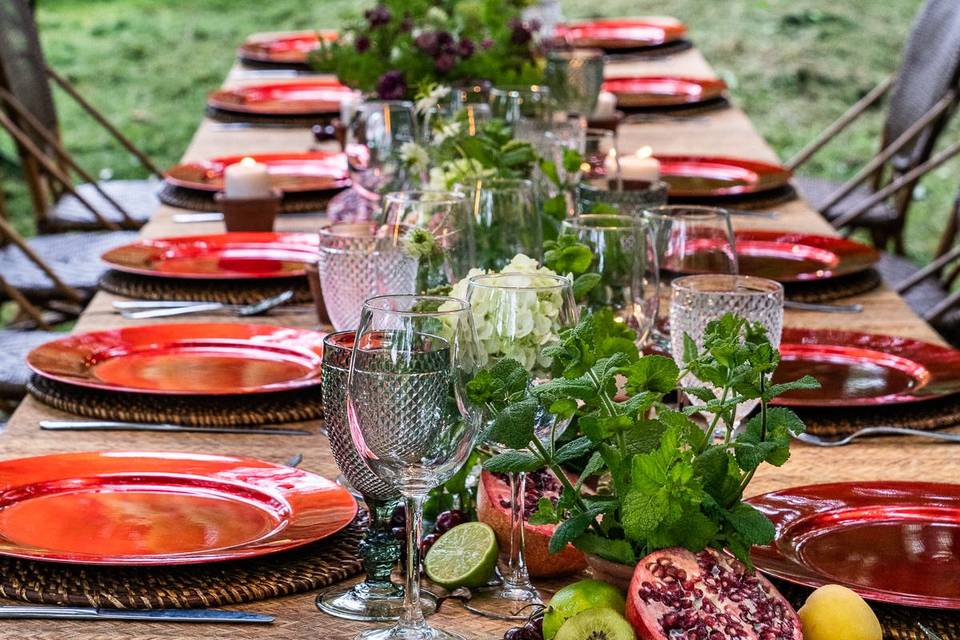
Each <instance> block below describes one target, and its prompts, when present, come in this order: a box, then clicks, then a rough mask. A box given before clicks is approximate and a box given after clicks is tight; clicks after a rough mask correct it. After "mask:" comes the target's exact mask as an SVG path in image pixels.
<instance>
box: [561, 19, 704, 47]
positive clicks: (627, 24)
mask: <svg viewBox="0 0 960 640" xmlns="http://www.w3.org/2000/svg"><path fill="white" fill-rule="evenodd" d="M686 34H687V27H686V26H684V24H683V23H682V22H680V21H679V20H677V19H676V18H671V17H667V16H648V17H642V18H607V19H600V20H588V21H584V22H568V23H566V24H559V25H557V28H556V37H557V38H559V39H562V40H564V41H566V42H567V43H568V44H570V45H572V46H575V47H599V48H601V49H631V48H634V47H652V46H656V45H659V44H665V43H667V42H673V41H674V40H679V39H680V38H683V37H684V36H685V35H686Z"/></svg>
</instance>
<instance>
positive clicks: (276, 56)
mask: <svg viewBox="0 0 960 640" xmlns="http://www.w3.org/2000/svg"><path fill="white" fill-rule="evenodd" d="M321 38H322V39H323V40H324V41H325V42H333V41H334V40H336V39H337V32H336V31H330V30H324V31H295V32H292V33H264V34H259V35H255V36H251V37H250V38H247V40H246V41H245V42H244V43H243V44H242V45H240V47H239V48H238V49H237V55H238V56H240V58H243V59H244V60H253V61H256V62H270V63H274V64H284V63H286V64H305V63H306V62H307V56H308V55H309V54H310V52H311V51H313V50H314V49H316V48H318V47H319V46H320V40H321Z"/></svg>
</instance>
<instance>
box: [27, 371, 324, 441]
mask: <svg viewBox="0 0 960 640" xmlns="http://www.w3.org/2000/svg"><path fill="white" fill-rule="evenodd" d="M27 390H28V391H29V392H30V395H32V396H33V397H34V398H36V399H37V400H39V401H40V402H43V403H44V404H47V405H50V406H51V407H53V408H54V409H59V410H60V411H65V412H67V413H74V414H77V415H80V416H84V417H87V418H96V419H98V420H120V421H122V422H150V423H153V422H161V423H162V422H170V423H175V424H183V425H189V426H191V427H250V428H251V429H255V428H256V427H258V426H262V425H268V424H283V423H285V422H303V421H306V420H317V419H319V418H322V417H323V398H322V396H321V390H320V385H317V386H315V387H312V388H310V389H299V390H295V391H283V392H278V393H251V394H247V395H241V396H172V395H171V396H158V395H156V394H149V393H111V392H107V391H101V390H99V389H86V388H83V387H74V386H70V385H66V384H61V383H59V382H55V381H53V380H47V379H45V378H41V377H39V376H34V377H33V378H32V379H31V380H30V382H29V383H28V384H27Z"/></svg>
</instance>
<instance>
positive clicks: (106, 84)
mask: <svg viewBox="0 0 960 640" xmlns="http://www.w3.org/2000/svg"><path fill="white" fill-rule="evenodd" d="M920 3H921V0H897V1H896V2H866V1H864V0H857V1H855V2H836V1H828V0H672V2H670V3H666V4H665V3H663V2H661V1H654V0H629V1H628V0H612V1H610V2H607V3H604V5H603V6H604V9H603V14H605V15H629V14H643V13H649V14H654V13H663V12H669V13H671V14H673V15H676V16H677V17H679V18H681V19H683V20H684V21H685V22H687V24H688V25H689V27H690V32H691V37H692V38H693V39H694V40H695V42H696V43H697V45H698V46H699V47H700V48H701V49H702V50H703V51H704V53H705V54H706V56H707V57H708V58H709V59H710V61H711V62H712V63H713V64H714V65H715V67H716V68H717V69H718V71H719V72H720V73H721V74H722V75H723V77H724V78H725V79H726V80H727V82H728V83H729V84H730V85H731V87H732V91H733V93H734V95H735V97H736V99H737V101H738V102H739V103H740V104H741V105H742V106H743V107H744V108H745V109H746V111H747V112H748V113H749V114H750V116H751V117H752V118H753V120H754V122H755V123H756V124H757V126H758V127H759V128H760V130H761V131H762V132H763V134H764V135H765V136H766V137H767V139H768V140H769V141H770V143H771V144H772V145H773V147H774V148H775V149H776V150H777V152H778V153H779V154H780V155H781V157H783V158H787V157H789V156H790V155H791V154H792V153H793V152H795V151H796V150H797V149H799V148H800V147H801V146H802V145H803V144H804V142H806V141H807V140H809V139H810V138H812V137H813V136H814V135H815V134H816V133H817V132H818V131H820V130H821V129H822V128H823V127H824V126H826V125H827V124H828V123H829V122H831V121H832V120H833V118H834V117H836V116H837V115H839V114H840V113H841V112H842V111H843V110H844V109H845V108H846V107H847V106H848V105H849V104H851V103H852V102H853V101H855V100H856V99H857V98H858V97H859V96H861V95H862V94H863V93H864V92H866V91H868V90H869V89H870V88H871V87H872V86H873V85H874V84H875V83H876V82H878V81H879V80H880V79H882V78H883V77H884V76H885V75H887V74H888V73H890V72H891V71H893V70H894V69H895V68H896V65H897V63H898V60H899V51H900V47H901V45H902V42H903V38H904V36H905V34H906V32H907V30H908V28H909V26H910V23H911V21H912V17H913V13H914V11H915V10H916V8H917V7H918V6H919V5H920ZM357 4H359V3H353V2H349V1H347V0H320V1H318V2H302V1H294V0H272V1H271V2H264V1H263V0H40V2H39V5H40V9H39V17H40V24H41V30H42V36H43V41H44V45H45V47H46V50H47V55H48V57H49V60H50V62H51V63H52V64H53V66H55V67H56V68H57V69H59V70H61V71H62V72H64V73H66V74H67V76H68V77H69V78H70V79H71V80H73V81H75V82H76V83H77V85H78V86H79V88H80V90H81V91H82V92H83V93H84V94H85V95H86V96H88V97H89V98H90V99H91V100H92V101H93V102H94V103H95V104H97V105H99V106H101V107H102V108H103V109H104V110H105V111H106V112H108V113H109V114H110V115H111V117H112V118H113V120H114V121H115V122H116V123H117V124H118V125H119V126H120V128H121V129H122V130H123V131H125V132H126V133H127V134H128V135H129V136H131V137H132V138H133V139H134V140H136V141H137V142H138V143H139V144H140V145H141V146H142V147H143V148H144V149H145V150H146V151H147V152H148V153H149V154H150V155H151V156H153V157H154V158H155V159H156V160H157V161H158V163H160V164H161V165H167V164H170V163H172V162H175V161H176V160H177V159H178V158H179V157H180V155H181V154H182V152H183V150H184V148H185V147H186V145H187V143H188V141H189V139H190V137H191V135H192V134H193V131H194V129H195V127H196V125H197V121H198V119H199V117H200V114H201V113H202V110H203V104H204V97H205V95H206V93H207V92H208V91H209V90H210V89H212V88H214V87H216V86H217V85H218V84H219V82H220V81H221V79H222V78H223V76H224V73H225V72H226V71H227V69H228V68H229V66H230V65H231V63H232V58H233V49H234V47H235V45H236V44H237V43H238V42H239V41H240V40H242V39H243V37H244V36H246V35H247V34H248V33H250V32H253V31H258V30H260V31H264V30H271V29H296V28H309V27H324V26H335V25H337V24H338V22H339V20H340V16H341V15H342V14H343V12H344V11H350V10H354V11H355V10H356V8H355V7H356V6H357ZM584 4H585V3H582V2H573V1H572V0H567V2H566V5H567V8H568V9H567V10H568V12H569V14H570V15H572V16H582V15H588V14H589V13H590V12H591V11H592V9H591V10H587V9H585V7H584ZM59 104H60V113H61V118H62V122H63V131H64V137H65V138H66V142H67V144H68V146H69V147H70V148H71V149H72V150H74V152H75V153H76V154H77V155H78V157H79V158H80V160H81V161H82V162H83V163H84V165H85V166H86V167H88V168H89V169H91V170H92V171H93V172H94V173H97V172H103V173H104V174H105V175H106V174H108V173H110V172H112V175H113V176H115V177H130V176H136V175H138V166H137V164H136V163H135V161H134V160H133V159H132V158H131V157H129V156H128V155H127V154H125V153H123V152H122V151H120V150H118V149H117V147H116V146H115V145H113V144H112V143H111V142H110V140H109V138H108V137H107V136H106V135H105V134H103V133H102V132H101V131H100V130H99V129H98V128H97V127H95V126H94V125H92V124H91V123H90V122H89V121H88V120H87V119H85V118H83V117H82V116H81V114H80V113H79V112H78V110H77V109H76V107H74V106H73V105H72V104H71V103H70V102H69V101H67V100H65V99H61V100H60V102H59ZM881 116H882V113H881V112H880V111H877V112H875V113H872V114H870V117H869V118H868V119H867V120H866V121H865V122H862V123H861V124H860V126H859V127H858V128H857V129H856V131H855V132H852V133H850V134H847V135H844V136H843V137H842V138H841V139H840V140H838V141H836V143H835V144H833V145H832V146H830V147H829V148H828V150H827V152H825V153H822V154H821V155H820V156H818V157H817V161H816V162H815V163H811V164H810V165H808V167H807V168H806V170H807V171H810V172H814V173H817V174H821V175H826V176H834V177H843V176H846V175H849V174H850V173H851V172H852V171H853V170H855V169H856V168H857V167H858V166H859V165H860V163H862V161H863V159H864V158H865V157H868V155H869V154H870V153H871V152H872V151H873V150H874V148H875V145H876V141H877V139H878V130H879V126H880V119H881ZM956 129H957V128H956V127H954V130H953V131H951V132H950V133H952V134H954V135H955V134H956ZM948 135H949V134H948ZM0 151H2V152H3V153H4V154H5V156H6V157H5V158H0V171H2V179H3V187H4V189H5V190H6V192H7V195H8V206H9V208H10V209H11V210H12V212H13V215H14V217H15V218H16V220H17V221H18V224H19V225H20V226H21V228H24V229H28V228H29V226H30V225H29V219H30V214H29V208H28V203H27V200H26V199H25V198H24V195H23V190H22V188H21V186H20V184H18V180H19V178H18V174H17V173H16V170H15V166H14V165H13V164H12V163H11V162H10V161H9V154H10V149H9V146H0ZM956 173H957V165H956V164H955V163H954V164H951V165H948V166H946V167H944V168H942V169H941V170H940V171H938V172H936V173H935V174H934V175H932V176H930V177H929V178H928V179H927V180H925V182H924V184H923V190H922V193H921V194H920V197H921V199H920V202H919V204H918V206H917V207H916V209H915V210H914V215H913V219H912V224H911V227H910V230H909V240H910V249H911V253H913V254H914V255H915V256H917V257H923V256H925V255H928V254H929V252H930V251H931V249H932V247H933V245H934V244H935V239H936V235H937V230H938V229H939V227H940V224H941V223H940V222H939V221H940V220H942V218H943V215H944V214H945V212H946V210H947V207H948V205H949V203H950V202H951V201H952V197H953V195H954V192H955V189H956V187H957V184H956V180H955V178H954V179H952V176H955V175H956Z"/></svg>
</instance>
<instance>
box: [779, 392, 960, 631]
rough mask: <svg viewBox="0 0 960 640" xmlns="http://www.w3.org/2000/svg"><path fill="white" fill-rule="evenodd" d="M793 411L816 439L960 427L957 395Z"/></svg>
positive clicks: (801, 408)
mask: <svg viewBox="0 0 960 640" xmlns="http://www.w3.org/2000/svg"><path fill="white" fill-rule="evenodd" d="M794 410H795V411H796V412H797V414H798V415H799V416H800V417H801V418H803V421H804V423H805V424H806V425H807V431H808V432H810V433H812V434H814V435H818V436H843V435H847V434H850V433H853V432H854V431H857V430H859V429H862V428H864V427H876V426H890V427H904V428H907V429H922V430H925V431H930V430H934V429H945V428H947V427H954V426H958V425H960V395H952V396H947V397H946V398H939V399H936V400H926V401H924V402H910V403H906V404H898V405H892V404H885V405H881V406H878V407H834V408H804V407H795V409H794ZM958 637H960V636H958Z"/></svg>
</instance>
